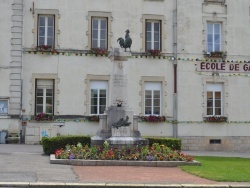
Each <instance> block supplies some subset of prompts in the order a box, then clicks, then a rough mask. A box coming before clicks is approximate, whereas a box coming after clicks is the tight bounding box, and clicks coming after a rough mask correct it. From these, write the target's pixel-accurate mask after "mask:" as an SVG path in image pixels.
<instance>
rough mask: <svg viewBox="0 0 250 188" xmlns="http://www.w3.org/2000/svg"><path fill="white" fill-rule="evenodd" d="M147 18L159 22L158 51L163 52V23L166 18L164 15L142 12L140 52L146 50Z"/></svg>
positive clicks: (164, 33)
mask: <svg viewBox="0 0 250 188" xmlns="http://www.w3.org/2000/svg"><path fill="white" fill-rule="evenodd" d="M147 20H154V21H159V22H160V51H161V52H163V53H164V52H165V51H166V50H165V39H166V31H165V24H166V20H165V17H164V15H153V14H143V15H142V18H141V22H142V33H141V38H142V48H141V52H146V51H147V48H146V22H147Z"/></svg>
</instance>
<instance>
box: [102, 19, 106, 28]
mask: <svg viewBox="0 0 250 188" xmlns="http://www.w3.org/2000/svg"><path fill="white" fill-rule="evenodd" d="M106 25H107V22H106V20H101V29H105V30H106V28H107V26H106Z"/></svg>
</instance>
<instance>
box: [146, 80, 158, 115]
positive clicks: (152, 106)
mask: <svg viewBox="0 0 250 188" xmlns="http://www.w3.org/2000/svg"><path fill="white" fill-rule="evenodd" d="M144 87H145V115H160V114H161V83H160V82H146V83H145V85H144Z"/></svg>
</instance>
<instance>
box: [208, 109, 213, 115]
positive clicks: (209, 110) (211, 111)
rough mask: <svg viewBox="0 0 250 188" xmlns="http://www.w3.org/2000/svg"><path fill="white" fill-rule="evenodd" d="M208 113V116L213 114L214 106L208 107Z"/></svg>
mask: <svg viewBox="0 0 250 188" xmlns="http://www.w3.org/2000/svg"><path fill="white" fill-rule="evenodd" d="M207 115H208V116H211V115H213V108H207Z"/></svg>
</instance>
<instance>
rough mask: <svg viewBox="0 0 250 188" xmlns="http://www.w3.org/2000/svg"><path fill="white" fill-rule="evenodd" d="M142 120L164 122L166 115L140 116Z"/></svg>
mask: <svg viewBox="0 0 250 188" xmlns="http://www.w3.org/2000/svg"><path fill="white" fill-rule="evenodd" d="M139 118H140V119H141V121H142V122H153V123H156V122H164V121H166V117H165V116H156V115H150V116H140V117H139Z"/></svg>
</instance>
